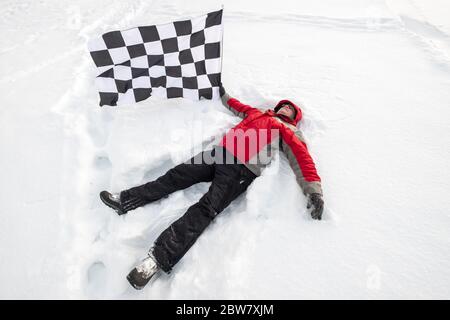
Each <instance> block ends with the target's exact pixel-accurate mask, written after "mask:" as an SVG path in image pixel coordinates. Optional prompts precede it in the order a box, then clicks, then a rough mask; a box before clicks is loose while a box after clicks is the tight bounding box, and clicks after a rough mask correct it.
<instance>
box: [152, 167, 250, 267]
mask: <svg viewBox="0 0 450 320" xmlns="http://www.w3.org/2000/svg"><path fill="white" fill-rule="evenodd" d="M255 178H256V175H255V174H253V173H252V172H251V171H250V170H249V169H247V168H246V167H245V166H244V165H242V164H229V165H226V164H224V165H219V164H218V165H215V175H214V179H213V181H212V184H211V186H210V188H209V190H208V192H207V193H206V194H205V195H204V196H203V197H202V198H201V199H200V200H199V202H197V203H196V204H194V205H192V206H191V207H190V208H189V209H188V210H187V212H186V213H185V214H184V215H183V216H182V217H181V218H179V219H178V220H177V221H175V222H174V223H172V225H170V226H169V227H168V228H167V229H166V230H165V231H163V232H162V233H161V235H160V236H159V237H158V239H157V240H156V241H155V245H154V247H153V254H154V256H155V258H156V261H157V263H158V265H159V267H160V268H161V269H162V270H164V271H165V272H170V271H171V269H172V267H173V266H174V265H175V264H176V263H177V262H178V261H179V260H180V259H181V258H182V257H183V256H184V255H185V253H186V252H187V251H188V250H189V248H190V247H191V246H192V245H193V244H194V242H195V241H196V240H197V238H198V237H199V236H200V235H201V233H202V232H203V231H204V230H205V229H206V227H207V226H208V225H209V224H210V223H211V221H212V220H213V219H214V218H215V217H216V215H217V214H219V213H220V212H222V211H223V210H224V209H225V208H226V207H227V206H228V205H229V204H230V203H231V201H233V200H234V199H236V198H237V197H238V196H239V195H240V194H241V193H243V192H244V191H245V190H247V187H248V186H249V185H250V184H251V183H252V182H253V180H254V179H255Z"/></svg>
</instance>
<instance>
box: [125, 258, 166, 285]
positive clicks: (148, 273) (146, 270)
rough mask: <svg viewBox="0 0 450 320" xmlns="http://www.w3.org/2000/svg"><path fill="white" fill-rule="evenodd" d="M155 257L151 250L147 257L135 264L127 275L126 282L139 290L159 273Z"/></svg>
mask: <svg viewBox="0 0 450 320" xmlns="http://www.w3.org/2000/svg"><path fill="white" fill-rule="evenodd" d="M159 270H160V269H159V267H158V265H157V264H156V259H155V257H154V256H153V254H152V253H151V252H149V254H148V256H147V258H145V259H144V260H142V262H141V263H140V264H139V265H137V266H136V267H135V268H134V269H133V270H131V272H130V273H129V274H128V276H127V280H128V282H129V283H130V284H131V285H132V286H133V288H135V289H137V290H141V289H142V288H144V287H145V285H146V284H147V283H148V282H149V281H150V279H152V278H153V277H155V276H156V275H157V274H158V273H159Z"/></svg>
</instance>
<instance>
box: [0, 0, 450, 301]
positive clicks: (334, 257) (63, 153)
mask: <svg viewBox="0 0 450 320" xmlns="http://www.w3.org/2000/svg"><path fill="white" fill-rule="evenodd" d="M223 3H224V5H225V8H224V10H225V11H224V24H225V33H224V52H223V53H224V60H223V82H224V84H225V87H226V88H227V91H228V92H229V93H230V94H231V95H232V96H235V97H237V98H238V99H240V100H241V101H243V102H246V103H249V104H252V105H254V106H256V107H261V108H269V107H272V106H273V105H274V104H275V103H276V102H277V101H278V100H280V99H282V98H288V99H292V100H294V101H301V102H303V103H304V104H305V108H304V110H303V111H304V120H303V121H302V123H301V124H300V126H301V128H302V129H303V131H304V134H305V137H306V139H307V140H308V146H309V149H310V151H311V153H312V155H313V157H314V159H315V161H316V164H317V168H318V170H319V173H320V175H321V177H322V180H323V188H324V199H325V203H326V210H325V214H324V220H323V221H321V222H317V221H313V220H312V219H311V218H310V217H309V216H308V213H307V211H306V208H305V199H304V197H303V195H302V194H301V192H300V189H299V187H298V186H297V184H296V182H295V178H294V175H293V173H292V171H291V169H290V167H289V165H288V163H287V160H286V158H285V157H284V156H282V155H280V156H279V157H276V158H275V160H274V162H273V163H272V165H271V166H270V167H269V168H268V169H267V170H266V171H264V173H263V175H262V176H261V177H260V178H258V179H257V180H256V181H255V182H254V183H253V184H252V185H251V187H250V188H249V190H248V192H247V193H246V194H245V195H243V196H241V197H240V198H239V199H238V200H236V201H235V202H234V203H233V204H232V205H230V207H229V208H228V209H227V210H225V211H224V212H223V213H222V214H221V215H220V216H219V217H218V218H217V219H216V220H215V221H214V222H213V224H212V225H211V226H210V227H209V228H208V229H207V230H206V231H205V233H204V234H203V235H202V236H201V237H200V239H199V240H198V242H197V243H196V244H195V246H194V247H193V248H192V249H191V250H190V251H189V252H188V253H187V255H186V256H185V257H184V258H183V259H182V260H181V261H180V263H179V264H178V265H177V266H176V268H175V269H174V272H172V274H170V275H163V276H162V277H161V278H159V279H157V280H156V281H155V282H154V283H153V284H152V285H151V286H149V287H147V288H146V289H145V290H143V291H135V290H134V289H132V288H131V287H130V286H129V285H128V283H127V281H126V279H125V276H126V274H127V273H128V271H129V270H130V269H131V268H132V267H133V266H134V264H135V263H136V262H137V261H139V260H140V259H141V258H142V257H144V256H145V254H146V251H147V250H148V248H149V247H150V246H151V244H152V242H153V240H155V239H156V237H157V236H158V234H159V233H160V232H161V231H162V230H164V229H165V228H166V227H167V226H168V225H169V224H170V223H171V222H172V221H174V220H175V219H177V218H178V217H179V216H181V215H182V214H183V213H184V211H185V209H186V208H187V207H188V206H189V205H191V204H193V203H195V202H196V201H197V200H198V199H199V198H200V196H201V195H202V194H203V193H204V192H206V190H207V188H208V184H206V183H205V184H199V185H196V186H193V187H192V188H190V189H187V190H184V191H180V192H176V193H174V194H172V195H171V196H170V197H169V198H168V199H164V200H162V201H158V202H156V203H153V204H150V205H148V206H145V207H143V208H139V209H138V210H136V211H133V212H132V213H130V214H129V215H127V216H121V217H119V216H117V215H116V214H115V213H114V212H113V211H112V210H110V209H109V208H107V207H105V206H104V205H102V204H101V203H100V201H99V199H98V193H99V192H100V191H101V190H104V189H107V190H112V191H119V190H122V189H125V188H128V187H131V186H134V185H137V184H141V183H143V182H146V181H149V180H150V179H154V178H156V177H157V176H159V175H161V174H163V173H164V172H165V171H166V170H167V169H168V168H170V167H171V166H172V165H175V164H176V163H178V162H180V161H183V160H185V159H186V158H187V157H188V156H189V154H190V153H191V152H193V151H195V150H197V149H198V148H201V146H202V143H204V142H207V141H209V140H211V138H212V137H216V136H220V135H221V134H222V133H224V132H225V131H226V129H227V128H230V127H231V126H232V125H234V124H236V123H238V121H239V119H237V118H236V117H234V116H233V115H232V114H231V113H230V112H228V111H227V110H226V109H225V108H223V106H222V105H221V103H220V102H218V101H201V102H192V101H188V100H183V99H173V100H168V101H164V100H159V99H157V98H150V99H148V100H147V101H144V102H142V103H139V104H136V105H131V106H123V107H120V108H112V107H103V108H100V107H98V97H97V93H96V91H95V89H94V87H93V83H94V77H95V67H94V65H93V63H92V61H91V58H90V56H89V54H88V51H87V48H86V43H87V40H88V39H89V38H91V37H95V36H98V35H100V34H102V33H104V32H107V31H111V30H117V29H125V28H130V27H135V26H139V25H149V24H157V23H165V22H168V21H173V20H178V19H181V18H185V17H191V16H195V15H198V14H202V13H205V12H208V11H213V10H217V9H218V8H220V5H221V4H222V1H216V0H214V1H206V0H204V1H195V2H190V1H181V0H178V1H170V2H169V1H149V0H142V1H131V0H128V1H118V0H116V1H111V0H96V1H92V0H89V1H88V0H83V1H78V2H73V1H67V0H64V1H56V0H53V1H39V2H38V1H31V0H28V1H20V2H19V1H14V0H4V1H2V6H1V8H0V15H1V16H2V19H1V21H0V27H1V28H0V30H1V31H0V32H1V35H2V36H1V37H0V58H1V59H0V70H1V71H2V72H1V75H0V85H1V95H0V99H1V107H0V146H1V157H0V175H1V177H2V179H1V182H0V203H1V204H2V205H1V207H0V212H1V222H0V259H1V262H0V298H25V299H28V298H38V299H47V298H69V299H73V298H81V299H95V298H118V299H177V298H189V299H199V298H203V299H216V298H222V299H250V298H255V299H316V298H317V299H329V298H342V299H357V298H358V299H382V298H385V299H400V298H407V299H415V298H425V299H429V298H444V299H448V298H450V238H449V230H450V213H449V209H450V197H449V196H448V193H449V191H450V171H449V159H450V154H449V153H450V148H449V147H450V135H449V132H450V108H449V106H450V90H449V87H450V77H449V75H450V23H449V21H450V19H449V18H450V5H449V3H448V1H443V0H442V1H425V0H414V1H413V0H387V1H382V0H373V1H372V0H364V1H360V0H345V1H339V2H338V1H331V0H327V1H312V0H301V1H299V0H295V1H294V0H290V1H275V2H274V1H256V0H253V1H223Z"/></svg>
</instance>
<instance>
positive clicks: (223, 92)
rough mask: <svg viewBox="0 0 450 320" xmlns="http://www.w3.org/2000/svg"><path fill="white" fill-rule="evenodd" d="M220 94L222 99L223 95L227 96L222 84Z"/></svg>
mask: <svg viewBox="0 0 450 320" xmlns="http://www.w3.org/2000/svg"><path fill="white" fill-rule="evenodd" d="M219 93H220V97H223V95H224V94H225V88H224V87H223V86H222V84H220V88H219Z"/></svg>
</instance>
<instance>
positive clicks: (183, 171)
mask: <svg viewBox="0 0 450 320" xmlns="http://www.w3.org/2000/svg"><path fill="white" fill-rule="evenodd" d="M210 159H211V150H209V151H203V152H201V153H199V154H198V155H196V156H195V157H193V158H192V159H190V160H188V161H186V162H184V163H181V164H179V165H177V166H176V167H174V168H172V169H170V170H169V171H167V172H166V173H165V174H164V175H162V176H161V177H159V178H158V179H156V180H154V181H151V182H148V183H145V184H143V185H140V186H137V187H133V188H131V189H128V190H124V191H122V192H121V193H120V202H121V204H122V207H123V209H124V211H125V212H126V211H130V210H133V209H136V208H138V207H141V206H143V205H145V204H147V203H150V202H153V201H156V200H159V199H161V198H163V197H166V196H168V195H169V194H171V193H173V192H175V191H178V190H182V189H186V188H188V187H190V186H192V185H193V184H196V183H199V182H208V181H211V180H212V179H213V176H214V164H213V163H212V161H211V160H210Z"/></svg>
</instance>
